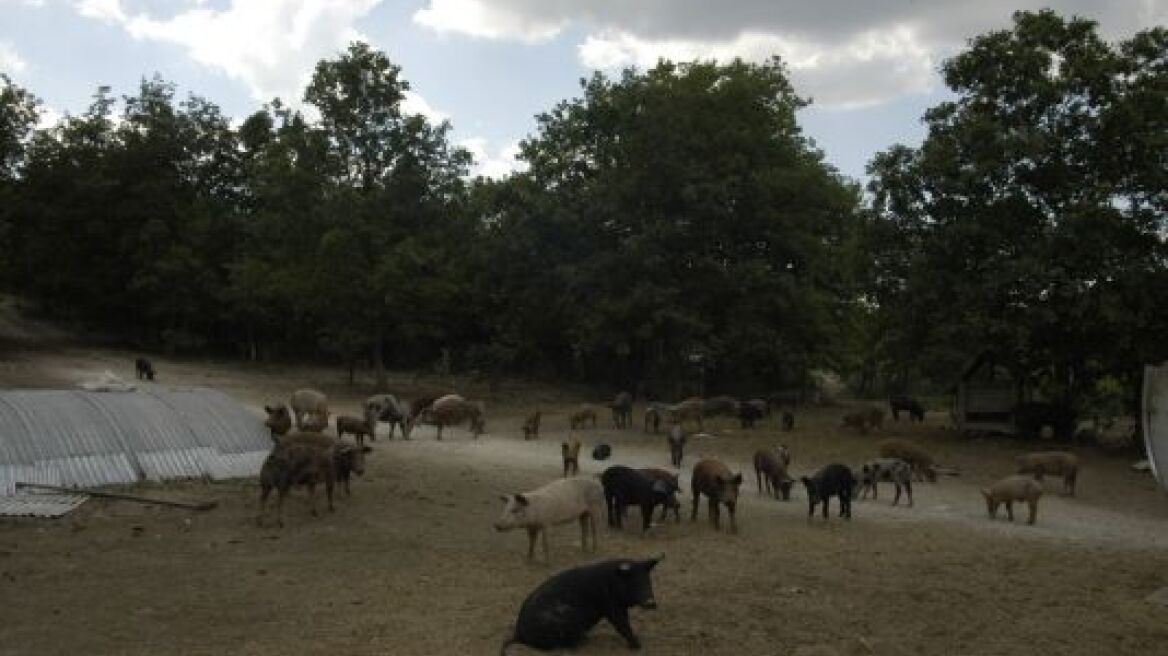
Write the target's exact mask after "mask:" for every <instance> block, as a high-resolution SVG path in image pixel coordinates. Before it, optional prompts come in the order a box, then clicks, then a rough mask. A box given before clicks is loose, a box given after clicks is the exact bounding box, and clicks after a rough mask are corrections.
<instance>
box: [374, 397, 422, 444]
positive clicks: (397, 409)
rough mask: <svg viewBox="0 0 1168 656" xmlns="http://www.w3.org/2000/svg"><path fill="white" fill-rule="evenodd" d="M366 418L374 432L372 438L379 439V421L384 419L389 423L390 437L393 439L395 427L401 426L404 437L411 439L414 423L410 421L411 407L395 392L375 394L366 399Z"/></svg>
mask: <svg viewBox="0 0 1168 656" xmlns="http://www.w3.org/2000/svg"><path fill="white" fill-rule="evenodd" d="M364 408H365V420H366V421H368V422H369V425H370V426H371V427H372V430H373V433H371V434H370V438H371V439H377V434H376V431H377V422H379V421H384V422H386V423H388V424H389V438H390V439H393V431H394V428H395V427H400V428H401V433H402V438H404V439H407V440H408V439H410V428H411V427H412V424H411V423H410V421H409V415H410V407H409V404H407V403H406V402H405V401H403V400H402V399H399V398H398V397H397V396H394V395H393V394H374V395H373V396H371V397H369V398H367V399H365V406H364Z"/></svg>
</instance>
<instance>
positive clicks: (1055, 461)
mask: <svg viewBox="0 0 1168 656" xmlns="http://www.w3.org/2000/svg"><path fill="white" fill-rule="evenodd" d="M1015 462H1017V463H1018V473H1019V474H1034V478H1035V479H1036V480H1037V481H1038V482H1039V483H1041V482H1042V475H1043V474H1060V475H1062V477H1063V492H1066V493H1067V494H1069V495H1071V496H1075V479H1076V478H1078V476H1079V458H1078V457H1077V456H1076V455H1075V454H1073V453H1068V452H1066V451H1039V452H1038V453H1027V454H1025V455H1021V456H1018V457H1017V458H1016V459H1015Z"/></svg>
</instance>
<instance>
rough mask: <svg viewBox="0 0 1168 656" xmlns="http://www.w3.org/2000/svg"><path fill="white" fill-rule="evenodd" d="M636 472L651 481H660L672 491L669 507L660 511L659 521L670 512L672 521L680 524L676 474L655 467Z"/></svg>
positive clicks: (678, 488)
mask: <svg viewBox="0 0 1168 656" xmlns="http://www.w3.org/2000/svg"><path fill="white" fill-rule="evenodd" d="M637 471H639V472H641V473H642V474H644V475H645V476H648V477H649V478H650V479H652V480H655V481H662V482H664V483H666V484H667V485H669V486H670V488H672V489H673V492H674V494H673V495H671V496H670V497H669V505H668V506H666V507H663V508H662V509H661V521H665V513H666V512H668V511H669V510H672V511H673V519H674V521H677V522H681V502H680V501H678V500H677V495H678V494H681V482H680V481H679V480H678V477H677V474H671V473H669V472H667V471H665V470H664V469H658V468H656V467H645V468H644V469H638V470H637Z"/></svg>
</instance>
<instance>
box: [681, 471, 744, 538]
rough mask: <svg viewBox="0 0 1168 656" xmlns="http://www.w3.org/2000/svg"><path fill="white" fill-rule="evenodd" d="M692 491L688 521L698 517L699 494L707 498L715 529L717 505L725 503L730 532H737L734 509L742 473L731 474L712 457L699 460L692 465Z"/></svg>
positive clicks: (716, 526) (717, 523) (717, 526)
mask: <svg viewBox="0 0 1168 656" xmlns="http://www.w3.org/2000/svg"><path fill="white" fill-rule="evenodd" d="M690 485H691V487H692V491H693V514H692V515H690V521H691V522H692V521H696V520H697V518H698V504H699V503H700V502H701V495H703V494H704V495H706V498H707V499H708V500H709V508H710V521H712V522H713V523H714V528H715V529H720V528H721V527H720V526H719V506H720V504H725V505H726V510H727V512H729V513H730V532H731V533H737V532H738V525H737V524H736V523H735V521H734V509H735V507H736V506H737V505H738V488H739V486H741V485H742V474H732V473H730V469H729V468H728V467H726V465H724V464H722V463H721V462H720V461H718V460H714V459H712V458H709V459H706V460H701V461H699V462H698V464H696V465H694V469H693V475H692V476H691V478H690Z"/></svg>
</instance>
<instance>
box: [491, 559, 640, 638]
mask: <svg viewBox="0 0 1168 656" xmlns="http://www.w3.org/2000/svg"><path fill="white" fill-rule="evenodd" d="M660 560H661V558H660V557H658V558H653V559H650V560H605V561H601V562H599V563H593V564H591V565H584V566H581V567H573V568H572V569H568V570H565V571H563V572H560V573H559V574H556V575H555V576H553V577H551V578H550V579H548V580H546V581H544V582H543V583H542V584H541V585H540V586H539V587H538V588H536V589H535V590H534V591H533V592H532V593H531V594H530V595H528V597H527V599H526V600H525V601H524V602H523V606H522V607H520V609H519V619H518V620H517V621H516V623H515V632H514V634H512V636H511V638H509V639H508V640H507V642H505V643H503V647H502V649H500V650H499V654H500V656H506V654H507V648H508V647H509V646H511V645H513V644H516V643H518V644H522V645H527V646H529V647H534V648H536V649H559V648H565V647H573V646H575V645H577V644H578V643H580V642H581V641H582V640H583V639H584V636H585V634H587V633H588V631H589V630H590V629H591V628H592V627H594V626H596V624H597V623H598V622H600V620H601V618H603V619H607V620H608V621H609V622H610V623H611V624H612V626H613V628H615V629H616V630H617V632H618V633H620V634H621V636H623V637H624V639H625V641H626V642H628V645H629V648H630V649H640V648H641V641H640V640H639V639H638V638H637V636H636V634H635V633H633V627H632V626H630V625H629V608H632V607H633V606H640V607H641V608H649V609H652V608H656V607H657V600H656V599H654V598H653V582H652V580H650V577H649V574H650V572H652V570H653V568H654V567H655V566H656V565H657V563H658V562H659V561H660Z"/></svg>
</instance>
